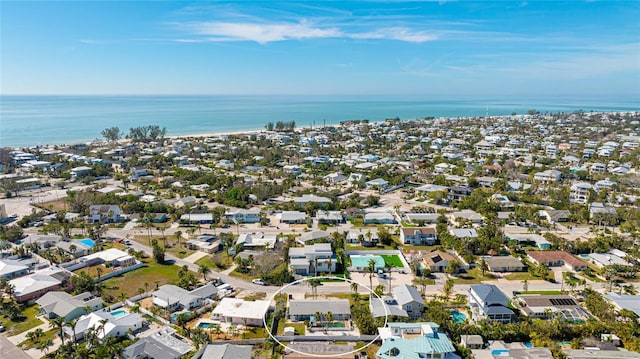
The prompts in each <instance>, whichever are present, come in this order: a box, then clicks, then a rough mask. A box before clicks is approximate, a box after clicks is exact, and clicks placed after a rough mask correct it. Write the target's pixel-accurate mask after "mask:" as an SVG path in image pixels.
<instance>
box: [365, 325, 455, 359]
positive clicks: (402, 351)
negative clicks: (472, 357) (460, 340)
mask: <svg viewBox="0 0 640 359" xmlns="http://www.w3.org/2000/svg"><path fill="white" fill-rule="evenodd" d="M378 333H379V334H380V338H381V339H382V345H381V346H380V349H378V351H377V352H376V358H378V359H398V358H404V359H422V358H432V359H435V358H440V359H459V358H460V357H459V356H458V355H456V354H455V351H456V348H455V347H454V346H453V343H451V340H449V337H447V335H446V334H445V333H444V332H442V331H440V329H439V326H438V324H436V323H431V322H418V323H388V325H387V326H386V327H384V328H378Z"/></svg>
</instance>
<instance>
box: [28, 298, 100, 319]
mask: <svg viewBox="0 0 640 359" xmlns="http://www.w3.org/2000/svg"><path fill="white" fill-rule="evenodd" d="M36 304H38V305H39V306H40V313H42V315H44V316H45V317H46V318H47V319H53V318H64V320H65V321H70V320H72V319H76V318H78V317H79V316H81V315H84V314H88V313H87V310H88V311H90V312H93V311H96V310H98V309H102V307H103V306H104V304H103V302H102V298H100V297H95V296H94V295H93V294H91V293H89V292H83V293H80V294H78V295H76V296H72V295H71V294H69V293H67V292H59V291H56V292H49V293H47V294H45V295H43V296H42V297H40V299H38V300H36Z"/></svg>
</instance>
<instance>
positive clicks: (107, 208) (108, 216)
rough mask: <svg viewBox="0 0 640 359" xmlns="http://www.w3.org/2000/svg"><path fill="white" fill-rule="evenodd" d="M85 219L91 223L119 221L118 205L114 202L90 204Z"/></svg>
mask: <svg viewBox="0 0 640 359" xmlns="http://www.w3.org/2000/svg"><path fill="white" fill-rule="evenodd" d="M87 220H88V221H89V222H91V223H116V222H120V206H118V205H115V204H110V205H91V206H89V215H88V216H87Z"/></svg>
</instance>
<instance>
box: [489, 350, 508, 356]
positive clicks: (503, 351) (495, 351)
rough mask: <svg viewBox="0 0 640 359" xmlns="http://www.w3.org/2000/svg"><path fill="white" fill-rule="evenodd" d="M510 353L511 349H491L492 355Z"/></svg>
mask: <svg viewBox="0 0 640 359" xmlns="http://www.w3.org/2000/svg"><path fill="white" fill-rule="evenodd" d="M507 353H509V349H494V350H492V351H491V355H502V354H507Z"/></svg>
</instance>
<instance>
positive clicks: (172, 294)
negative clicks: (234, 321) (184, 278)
mask: <svg viewBox="0 0 640 359" xmlns="http://www.w3.org/2000/svg"><path fill="white" fill-rule="evenodd" d="M217 293H218V290H217V289H216V287H215V286H214V285H213V284H205V285H203V286H201V287H198V288H196V289H194V290H191V291H188V290H186V289H184V288H180V287H178V286H175V285H172V284H165V285H163V286H161V287H160V288H158V290H156V291H155V292H153V293H152V294H151V295H152V296H153V300H152V303H153V305H155V306H158V307H160V308H163V309H165V310H167V311H169V312H175V311H177V310H180V309H187V310H190V309H194V308H198V307H201V306H203V305H204V304H205V303H206V302H207V300H208V299H209V300H213V299H215V298H216V295H217Z"/></svg>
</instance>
